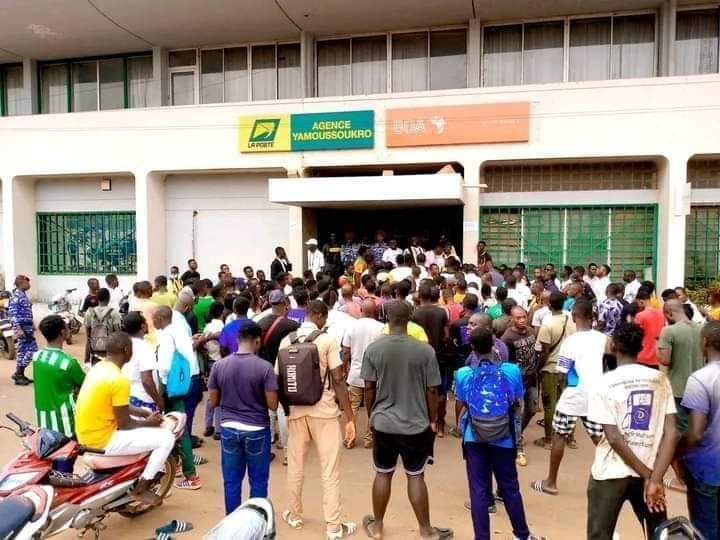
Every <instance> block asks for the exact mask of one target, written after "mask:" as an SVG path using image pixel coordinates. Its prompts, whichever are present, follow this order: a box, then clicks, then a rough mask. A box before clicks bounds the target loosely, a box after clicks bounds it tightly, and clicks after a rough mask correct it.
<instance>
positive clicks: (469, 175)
mask: <svg viewBox="0 0 720 540" xmlns="http://www.w3.org/2000/svg"><path fill="white" fill-rule="evenodd" d="M463 166H464V167H465V175H464V176H465V188H464V189H463V201H464V203H465V206H464V207H463V255H462V259H463V262H467V263H472V264H475V263H476V262H477V261H476V257H475V254H476V249H477V243H478V240H479V239H480V162H479V161H470V162H465V163H463Z"/></svg>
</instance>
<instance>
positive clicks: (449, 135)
mask: <svg viewBox="0 0 720 540" xmlns="http://www.w3.org/2000/svg"><path fill="white" fill-rule="evenodd" d="M385 135H386V144H387V146H388V147H395V146H436V145H441V144H482V143H504V142H527V141H528V140H529V137H530V103H529V102H527V101H524V102H515V103H491V104H482V105H457V106H449V107H419V108H411V109H388V110H387V114H386V133H385Z"/></svg>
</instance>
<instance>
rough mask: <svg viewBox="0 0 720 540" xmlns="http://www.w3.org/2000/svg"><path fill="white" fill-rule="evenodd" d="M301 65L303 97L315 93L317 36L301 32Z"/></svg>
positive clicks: (311, 95)
mask: <svg viewBox="0 0 720 540" xmlns="http://www.w3.org/2000/svg"><path fill="white" fill-rule="evenodd" d="M300 67H301V69H302V73H303V91H304V93H303V97H306V98H307V97H313V96H314V95H315V36H314V35H313V34H310V33H308V32H301V33H300Z"/></svg>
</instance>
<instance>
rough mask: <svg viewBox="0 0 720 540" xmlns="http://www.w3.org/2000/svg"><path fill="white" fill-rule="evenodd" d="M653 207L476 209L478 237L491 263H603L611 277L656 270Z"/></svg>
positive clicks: (572, 264)
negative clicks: (492, 261) (625, 273)
mask: <svg viewBox="0 0 720 540" xmlns="http://www.w3.org/2000/svg"><path fill="white" fill-rule="evenodd" d="M656 220H657V215H656V207H655V206H654V205H644V206H567V207H502V208H495V207H490V208H481V209H480V238H481V239H482V240H485V241H486V242H487V243H488V251H490V253H491V254H492V256H493V260H494V262H495V264H496V265H500V264H507V265H514V264H515V263H517V262H519V261H522V262H524V263H525V264H526V265H528V266H531V267H532V266H541V265H543V264H545V263H548V262H552V263H554V264H555V265H556V266H560V265H565V264H568V265H571V266H575V265H583V266H585V265H587V264H588V263H591V262H594V263H597V264H602V263H607V264H609V265H610V266H611V267H612V268H613V274H614V275H615V276H620V275H621V274H622V272H623V271H624V270H635V271H636V272H638V273H639V274H640V275H642V271H643V270H644V269H645V268H647V267H652V268H653V272H654V268H655V253H656V247H657V240H656V237H657V234H656Z"/></svg>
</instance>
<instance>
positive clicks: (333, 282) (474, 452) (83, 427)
mask: <svg viewBox="0 0 720 540" xmlns="http://www.w3.org/2000/svg"><path fill="white" fill-rule="evenodd" d="M306 245H307V253H306V261H305V263H306V264H305V267H306V268H307V270H306V271H304V272H300V274H301V275H300V276H297V277H296V276H295V275H294V274H293V273H292V272H293V265H292V264H291V263H290V261H289V260H288V257H287V255H286V252H285V250H284V249H283V248H282V247H278V248H276V250H275V258H274V260H273V261H272V262H271V264H270V273H269V279H267V278H266V275H265V274H264V272H263V271H262V270H255V269H253V268H252V267H249V266H247V267H245V268H244V269H243V271H242V276H235V275H234V274H233V272H232V271H231V269H230V268H229V267H228V266H227V265H221V267H220V268H219V272H218V273H217V279H213V280H210V279H203V278H202V276H201V274H200V272H199V269H198V264H197V261H195V260H194V259H191V260H190V261H188V268H187V270H186V271H184V273H182V274H180V272H179V268H178V267H176V266H173V267H171V268H170V273H169V275H168V276H158V277H156V278H155V279H154V282H153V283H150V282H148V281H139V282H137V283H135V284H134V286H133V290H132V292H131V293H129V294H128V293H126V292H125V291H122V290H121V289H120V286H119V284H118V280H117V277H116V276H114V275H109V276H107V277H106V278H105V283H106V285H107V286H106V287H104V288H100V287H99V282H98V280H97V279H92V280H90V281H89V282H88V285H89V294H88V297H87V298H86V299H85V300H84V302H83V307H82V311H83V315H84V320H85V329H86V333H87V346H86V354H85V358H84V359H83V362H82V364H84V366H83V365H82V364H81V363H80V362H78V361H77V360H76V359H74V358H72V357H71V356H69V355H68V354H67V353H66V352H64V351H63V343H64V340H65V339H66V338H67V332H68V329H67V327H66V326H65V323H64V321H63V319H62V318H60V317H59V316H57V315H49V316H47V317H45V318H44V319H43V320H42V321H41V322H40V324H39V330H40V332H41V333H42V335H43V337H44V338H45V340H46V341H47V347H46V348H44V349H43V350H41V351H40V352H37V344H36V342H35V339H34V323H33V318H32V309H31V304H30V301H29V298H28V295H27V291H28V290H29V288H30V280H29V279H28V278H27V277H25V276H18V277H17V278H16V280H15V291H14V293H13V297H12V300H11V302H10V312H11V315H12V320H13V324H14V327H15V329H16V333H17V338H18V343H19V346H18V356H17V371H16V373H15V375H13V379H14V381H15V383H16V384H19V385H27V384H30V383H31V382H33V381H30V380H29V379H28V378H27V377H26V375H25V368H26V366H27V365H29V363H30V362H31V361H33V359H34V367H33V373H34V387H35V388H34V390H35V406H36V412H37V420H38V423H39V425H41V426H43V427H47V428H52V429H55V430H58V431H61V432H63V433H65V434H66V435H68V436H71V435H72V436H76V437H77V439H78V440H79V441H80V442H81V443H83V444H86V445H89V446H93V447H101V448H104V449H105V451H106V454H110V455H112V454H116V455H122V454H126V453H137V452H145V451H146V452H152V454H151V458H150V460H149V462H148V464H147V467H146V470H145V472H144V473H143V476H142V480H141V482H140V483H139V484H138V486H137V487H136V490H135V493H134V496H135V497H137V498H138V499H139V500H142V501H143V502H146V503H148V502H149V503H152V504H158V503H159V502H160V501H159V500H156V499H157V496H156V495H155V494H154V493H152V492H151V491H149V490H148V489H147V487H148V485H149V481H150V480H151V479H152V478H154V477H155V476H156V474H157V473H158V471H159V467H160V466H161V464H162V463H164V461H165V459H166V458H167V456H168V455H169V454H170V452H171V451H172V450H173V446H174V443H173V441H172V440H171V437H169V436H168V433H167V431H165V430H162V429H159V428H157V426H158V425H159V423H160V421H161V417H160V412H162V411H181V412H185V413H186V414H187V417H188V422H187V428H186V433H185V434H184V435H183V437H182V438H181V439H180V442H179V444H178V445H177V450H176V452H177V454H178V457H179V459H180V460H181V462H182V475H181V476H180V477H179V478H177V480H176V483H175V485H176V487H177V488H179V489H188V490H196V489H200V488H201V486H202V484H201V481H200V477H199V475H198V472H197V470H198V469H197V468H198V467H199V466H201V465H203V464H204V463H206V460H205V459H204V458H201V457H200V456H198V455H195V454H194V453H193V449H194V448H198V447H199V446H201V445H202V444H203V440H204V438H208V437H213V438H215V439H217V440H220V444H221V457H222V461H221V466H222V473H223V483H224V494H225V509H226V511H227V512H228V513H230V512H232V511H233V510H234V509H235V508H237V507H238V506H239V505H240V503H241V486H242V483H243V480H244V476H245V474H246V472H247V476H248V479H249V485H250V496H251V497H266V496H267V495H268V479H269V474H270V462H271V461H272V460H273V459H275V457H276V456H275V454H274V452H273V445H275V446H276V447H277V448H278V449H280V450H281V454H279V455H278V459H282V461H283V464H284V465H286V466H287V491H288V495H289V501H290V502H289V508H287V509H285V510H284V512H283V513H282V518H283V520H284V521H285V522H286V523H287V525H288V526H289V527H291V528H293V529H298V528H301V527H302V526H303V524H304V522H303V503H302V494H303V485H304V482H305V475H304V465H305V461H306V458H307V454H308V451H309V449H310V448H311V447H312V448H314V450H315V451H316V452H317V455H318V458H319V462H320V481H321V483H322V488H323V496H322V507H323V514H324V516H323V517H324V521H325V522H326V524H327V538H328V539H338V538H343V537H345V536H347V535H350V534H353V533H354V532H355V531H356V529H357V525H356V524H355V523H354V522H352V521H345V520H344V517H343V516H344V512H343V508H342V504H341V496H340V491H341V490H340V484H341V466H340V457H341V454H342V452H343V447H344V448H346V449H350V448H353V447H354V446H355V445H356V444H357V441H358V439H359V438H361V439H362V445H363V446H364V447H365V448H372V462H373V466H374V470H375V479H374V482H373V486H372V512H371V513H369V514H368V515H366V516H365V517H364V518H363V519H362V523H361V526H362V528H363V529H364V531H365V533H366V534H367V535H368V536H369V537H371V538H382V536H383V531H384V525H385V523H384V517H385V512H386V508H387V505H388V502H389V499H390V491H391V490H390V487H391V482H392V477H393V474H394V472H395V470H396V466H397V462H398V458H401V460H402V464H403V469H404V472H405V474H406V475H407V479H408V482H407V495H408V498H409V500H410V503H411V505H412V508H413V510H414V512H415V516H416V518H417V522H418V527H419V531H420V536H421V537H422V538H433V539H438V538H450V537H452V536H453V532H452V530H450V529H447V528H443V527H439V526H436V525H433V522H432V521H431V518H430V505H429V496H428V489H427V486H426V484H425V480H424V471H425V467H426V466H427V465H428V464H429V463H433V461H434V452H433V447H434V443H435V439H436V438H439V437H447V436H454V437H457V438H458V439H460V440H461V443H462V444H461V448H462V457H463V458H464V460H465V462H466V470H467V480H468V488H469V501H468V503H467V504H466V507H467V508H468V509H469V510H470V512H471V516H472V522H473V528H474V534H475V538H476V539H483V540H484V539H489V538H490V537H491V532H490V521H489V515H490V514H491V513H494V512H496V511H497V506H496V505H497V503H498V502H502V503H503V504H504V506H505V508H506V511H507V514H508V517H509V518H510V522H511V524H512V529H513V534H514V535H515V537H516V538H518V539H520V540H527V539H536V538H540V536H537V535H536V534H535V533H533V532H531V531H530V530H529V527H528V523H527V519H526V513H525V506H524V504H523V498H522V493H521V489H520V485H519V481H518V471H517V467H518V466H520V467H524V466H526V465H527V463H528V454H527V452H526V447H527V445H528V444H531V445H534V446H537V447H540V448H545V449H547V450H549V464H548V474H547V477H546V478H543V479H539V480H536V481H533V482H532V484H531V486H530V488H531V489H534V490H536V491H537V492H539V493H542V494H546V495H548V496H558V495H559V494H560V493H561V492H560V483H559V470H560V465H561V463H562V460H563V456H564V453H565V450H566V448H571V449H572V448H576V447H577V442H576V440H575V434H576V428H577V424H578V420H580V421H581V422H582V425H583V427H584V429H585V431H586V433H587V434H588V436H589V438H590V439H591V441H592V442H593V444H594V445H595V454H594V458H593V461H592V463H588V471H589V473H590V480H589V483H588V488H587V497H588V516H587V537H588V538H589V539H592V540H601V539H602V540H609V539H611V538H612V537H613V533H614V531H615V527H616V524H617V520H618V516H619V513H620V510H621V508H622V506H623V503H624V502H625V501H629V502H630V503H631V506H632V509H633V511H634V512H635V514H636V515H637V517H638V519H639V521H640V523H641V524H642V526H643V528H644V530H645V532H646V534H647V535H648V537H650V536H651V535H652V534H653V532H654V531H655V529H656V528H657V527H658V526H659V525H660V524H661V523H662V522H663V521H665V519H666V515H667V514H666V490H667V489H673V490H678V491H684V492H686V493H687V501H688V509H689V514H690V520H691V521H692V523H693V525H694V526H695V527H696V528H697V529H698V530H699V531H700V532H701V533H702V534H704V535H705V537H706V538H719V537H720V536H719V532H718V531H719V529H718V526H719V525H718V523H719V520H720V515H719V514H720V508H719V506H718V500H719V497H720V411H718V408H720V322H719V321H717V319H718V318H719V317H720V302H716V303H717V304H718V305H717V306H716V305H715V304H714V303H713V302H714V301H715V300H720V295H718V297H717V298H715V299H713V298H711V299H710V300H711V302H710V306H707V307H703V308H699V307H698V306H696V305H695V304H693V303H692V302H691V301H690V299H689V298H688V295H687V292H686V291H685V290H684V289H683V288H682V287H678V288H676V289H668V290H665V291H663V292H662V293H661V294H660V296H659V297H658V295H657V292H656V290H655V286H654V284H653V283H652V282H651V281H640V280H638V279H637V278H636V274H635V272H634V271H632V270H626V271H625V272H624V273H623V279H622V280H614V279H613V277H614V276H613V273H612V269H611V268H610V266H608V265H607V264H600V265H596V264H594V263H591V264H588V265H585V266H575V267H569V266H566V267H563V268H561V269H559V272H558V270H556V267H555V266H554V264H552V263H548V264H546V265H545V266H543V267H536V268H533V269H532V270H531V271H528V269H527V268H526V266H525V265H524V264H523V263H518V264H516V265H515V266H512V267H509V266H506V265H498V266H497V267H496V266H495V263H494V261H493V257H492V255H491V254H490V252H489V251H488V246H487V245H486V244H485V243H484V242H479V243H478V246H477V253H476V254H474V256H473V257H472V262H468V261H466V262H465V264H463V262H462V261H461V260H460V258H459V256H458V255H457V253H456V251H455V248H454V247H453V245H452V243H450V242H449V241H448V240H447V239H446V238H441V239H439V241H438V242H437V244H436V245H435V247H433V249H431V250H425V249H424V248H423V246H422V245H421V242H420V240H419V239H418V238H417V237H412V238H411V239H410V241H409V244H408V245H407V246H406V247H404V248H401V247H399V246H398V243H397V242H396V241H395V240H393V239H390V240H389V241H388V242H387V243H386V241H385V235H384V233H383V232H382V231H378V233H377V235H376V241H375V243H373V244H371V245H367V246H366V245H360V244H358V243H356V242H355V240H354V235H353V234H352V233H351V232H348V233H346V235H345V242H344V243H342V244H340V243H339V242H338V241H337V239H336V237H335V235H332V236H331V237H330V239H329V241H328V242H327V243H326V244H325V245H324V246H323V247H322V248H320V247H319V245H318V242H317V240H315V239H310V240H308V241H307V242H306ZM182 362H186V363H187V366H188V369H189V376H190V383H189V385H187V388H184V389H183V390H182V391H180V392H179V393H178V392H177V391H176V390H177V388H174V387H176V386H177V384H176V383H175V372H176V370H177V369H179V368H178V365H180V364H181V363H182ZM78 389H79V394H78V397H77V401H75V400H74V399H73V394H74V393H75V392H77V391H78ZM205 389H207V398H205V399H206V401H205V406H204V418H203V419H202V422H195V423H194V422H193V418H194V416H195V411H196V410H197V407H198V406H199V405H200V404H201V403H202V401H203V399H204V390H205ZM448 403H450V404H454V408H453V409H452V410H451V411H448V407H447V406H448ZM363 405H364V408H365V409H366V411H367V415H368V420H369V421H368V426H369V427H368V430H367V432H365V433H357V428H356V418H357V417H358V415H360V414H364V413H362V412H361V409H362V408H363ZM540 412H542V415H541V416H540V417H539V418H537V422H538V424H540V425H541V426H542V427H543V429H544V433H543V436H542V437H540V438H538V439H537V440H534V441H531V442H530V441H526V440H525V437H524V433H525V431H526V428H527V427H528V426H529V425H530V423H531V422H533V420H534V419H536V416H538V413H540ZM194 424H199V425H202V426H203V427H204V431H203V433H202V435H203V437H200V436H199V435H197V434H194V428H197V425H194ZM440 466H441V465H440ZM669 469H672V472H671V473H669V474H667V475H666V473H667V472H668V470H669ZM493 477H494V479H495V483H496V485H497V490H494V489H493Z"/></svg>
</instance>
